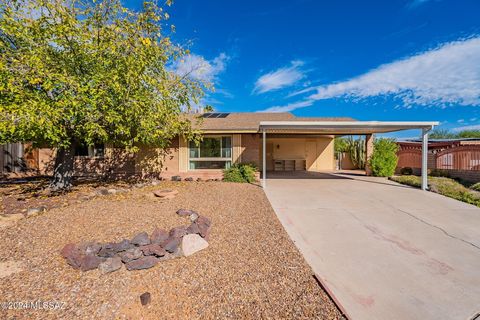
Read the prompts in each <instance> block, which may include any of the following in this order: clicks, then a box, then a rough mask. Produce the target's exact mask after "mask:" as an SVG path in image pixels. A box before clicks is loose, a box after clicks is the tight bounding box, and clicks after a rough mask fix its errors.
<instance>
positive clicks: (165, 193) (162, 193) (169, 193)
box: [153, 189, 178, 199]
mask: <svg viewBox="0 0 480 320" xmlns="http://www.w3.org/2000/svg"><path fill="white" fill-rule="evenodd" d="M153 194H154V195H155V196H156V197H159V198H167V199H170V198H172V197H175V196H176V195H177V194H178V191H177V190H171V189H164V190H156V191H153Z"/></svg>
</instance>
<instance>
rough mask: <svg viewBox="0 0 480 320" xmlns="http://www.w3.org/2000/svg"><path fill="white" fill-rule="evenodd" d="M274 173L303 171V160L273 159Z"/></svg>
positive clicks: (304, 168)
mask: <svg viewBox="0 0 480 320" xmlns="http://www.w3.org/2000/svg"><path fill="white" fill-rule="evenodd" d="M273 169H274V171H305V170H306V163H305V159H275V160H274V168H273Z"/></svg>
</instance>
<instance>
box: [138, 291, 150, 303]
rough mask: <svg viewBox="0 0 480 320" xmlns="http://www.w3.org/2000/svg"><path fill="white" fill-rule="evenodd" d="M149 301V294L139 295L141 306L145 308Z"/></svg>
mask: <svg viewBox="0 0 480 320" xmlns="http://www.w3.org/2000/svg"><path fill="white" fill-rule="evenodd" d="M151 300H152V296H151V295H150V292H144V293H142V294H141V295H140V303H141V304H142V306H146V305H147V304H149V303H150V301H151Z"/></svg>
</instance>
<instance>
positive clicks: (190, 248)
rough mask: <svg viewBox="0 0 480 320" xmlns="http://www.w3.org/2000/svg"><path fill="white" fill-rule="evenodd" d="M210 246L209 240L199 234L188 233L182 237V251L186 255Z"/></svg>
mask: <svg viewBox="0 0 480 320" xmlns="http://www.w3.org/2000/svg"><path fill="white" fill-rule="evenodd" d="M207 247H208V242H207V241H206V240H205V239H203V238H202V237H201V236H199V235H198V234H187V235H186V236H184V237H183V238H182V253H183V255H185V256H186V257H188V256H191V255H192V254H194V253H195V252H198V251H200V250H203V249H205V248H207Z"/></svg>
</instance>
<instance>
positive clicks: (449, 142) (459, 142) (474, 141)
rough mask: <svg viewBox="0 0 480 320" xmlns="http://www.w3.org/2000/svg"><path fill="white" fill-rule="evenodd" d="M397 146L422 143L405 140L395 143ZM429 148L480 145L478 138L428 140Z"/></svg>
mask: <svg viewBox="0 0 480 320" xmlns="http://www.w3.org/2000/svg"><path fill="white" fill-rule="evenodd" d="M397 143H398V144H400V145H404V146H408V145H411V146H417V145H420V144H421V143H422V140H420V139H406V140H400V141H397ZM428 145H429V147H433V148H437V147H439V148H440V147H449V146H454V145H456V146H463V145H480V138H460V139H428Z"/></svg>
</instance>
